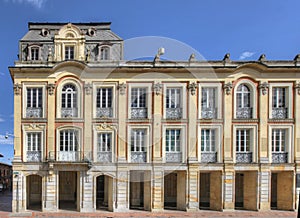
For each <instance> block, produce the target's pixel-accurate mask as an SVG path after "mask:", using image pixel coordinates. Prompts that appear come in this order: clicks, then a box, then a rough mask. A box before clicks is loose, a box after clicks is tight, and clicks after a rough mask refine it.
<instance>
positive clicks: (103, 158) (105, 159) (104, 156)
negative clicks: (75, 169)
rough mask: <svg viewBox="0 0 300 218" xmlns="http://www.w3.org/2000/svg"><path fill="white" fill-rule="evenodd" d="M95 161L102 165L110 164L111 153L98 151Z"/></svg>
mask: <svg viewBox="0 0 300 218" xmlns="http://www.w3.org/2000/svg"><path fill="white" fill-rule="evenodd" d="M97 161H98V162H102V163H111V162H112V152H111V151H98V152H97Z"/></svg>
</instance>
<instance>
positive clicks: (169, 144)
mask: <svg viewBox="0 0 300 218" xmlns="http://www.w3.org/2000/svg"><path fill="white" fill-rule="evenodd" d="M180 133H181V131H180V129H167V130H166V152H180V150H181V149H180V146H181V137H180Z"/></svg>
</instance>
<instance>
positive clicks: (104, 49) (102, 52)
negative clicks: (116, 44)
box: [99, 46, 110, 60]
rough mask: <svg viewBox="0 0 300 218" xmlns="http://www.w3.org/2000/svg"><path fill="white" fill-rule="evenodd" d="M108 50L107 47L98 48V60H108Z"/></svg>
mask: <svg viewBox="0 0 300 218" xmlns="http://www.w3.org/2000/svg"><path fill="white" fill-rule="evenodd" d="M109 53H110V48H109V47H108V46H102V47H100V54H99V55H100V56H99V57H100V60H109V58H110V54H109Z"/></svg>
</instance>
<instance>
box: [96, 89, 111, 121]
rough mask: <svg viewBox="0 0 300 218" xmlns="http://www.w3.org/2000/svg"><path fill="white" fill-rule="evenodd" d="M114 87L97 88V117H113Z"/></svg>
mask: <svg viewBox="0 0 300 218" xmlns="http://www.w3.org/2000/svg"><path fill="white" fill-rule="evenodd" d="M112 90H113V89H112V88H109V87H107V88H97V96H96V107H97V117H112V116H113V112H112V97H113V96H112V93H113V91H112Z"/></svg>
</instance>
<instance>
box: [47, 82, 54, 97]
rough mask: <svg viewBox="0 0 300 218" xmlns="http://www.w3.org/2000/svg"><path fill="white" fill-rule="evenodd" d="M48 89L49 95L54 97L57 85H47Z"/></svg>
mask: <svg viewBox="0 0 300 218" xmlns="http://www.w3.org/2000/svg"><path fill="white" fill-rule="evenodd" d="M47 89H48V93H49V95H53V94H54V90H55V83H49V84H48V85H47Z"/></svg>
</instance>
